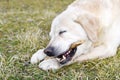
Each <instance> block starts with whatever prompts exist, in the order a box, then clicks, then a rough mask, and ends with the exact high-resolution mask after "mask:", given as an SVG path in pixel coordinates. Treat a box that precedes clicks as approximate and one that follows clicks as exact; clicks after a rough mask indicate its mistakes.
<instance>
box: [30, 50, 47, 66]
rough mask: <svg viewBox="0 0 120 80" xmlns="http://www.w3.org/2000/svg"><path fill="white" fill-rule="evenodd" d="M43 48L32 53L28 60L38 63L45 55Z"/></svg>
mask: <svg viewBox="0 0 120 80" xmlns="http://www.w3.org/2000/svg"><path fill="white" fill-rule="evenodd" d="M43 50H44V49H40V50H38V51H37V52H36V53H34V54H33V55H32V57H31V60H30V62H31V63H32V64H35V63H38V62H39V61H41V60H43V59H44V58H45V57H46V54H45V53H44V52H43Z"/></svg>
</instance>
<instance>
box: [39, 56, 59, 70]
mask: <svg viewBox="0 0 120 80" xmlns="http://www.w3.org/2000/svg"><path fill="white" fill-rule="evenodd" d="M60 67H61V65H60V63H59V62H58V61H57V60H56V59H55V58H51V59H47V60H44V61H42V62H41V63H40V64H39V68H41V69H42V70H56V69H59V68H60Z"/></svg>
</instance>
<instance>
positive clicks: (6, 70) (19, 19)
mask: <svg viewBox="0 0 120 80" xmlns="http://www.w3.org/2000/svg"><path fill="white" fill-rule="evenodd" d="M72 1H74V0H0V80H120V49H118V52H117V55H116V56H114V57H110V58H107V59H102V60H98V59H95V60H90V61H86V62H82V63H75V64H72V65H70V66H66V67H63V68H61V69H59V70H55V71H43V70H41V69H39V68H38V64H36V65H32V64H27V62H28V61H29V60H30V58H31V56H32V54H33V53H35V52H36V51H37V50H38V49H40V48H45V46H46V45H47V43H48V41H49V36H48V32H49V30H50V25H51V22H52V20H53V19H54V17H55V16H56V15H58V14H60V12H62V11H63V10H65V8H66V7H67V5H68V4H70V3H71V2H72Z"/></svg>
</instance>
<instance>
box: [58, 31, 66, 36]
mask: <svg viewBox="0 0 120 80" xmlns="http://www.w3.org/2000/svg"><path fill="white" fill-rule="evenodd" d="M65 32H67V31H60V32H59V35H61V34H63V33H65Z"/></svg>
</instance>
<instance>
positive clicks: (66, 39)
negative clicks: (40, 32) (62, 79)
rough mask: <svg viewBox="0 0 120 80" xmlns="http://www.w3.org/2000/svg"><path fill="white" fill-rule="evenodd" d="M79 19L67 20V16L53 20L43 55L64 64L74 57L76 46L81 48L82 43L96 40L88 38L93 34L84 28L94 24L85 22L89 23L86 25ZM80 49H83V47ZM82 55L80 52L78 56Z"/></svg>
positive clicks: (91, 37) (92, 37) (93, 37)
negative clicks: (52, 57) (57, 59)
mask: <svg viewBox="0 0 120 80" xmlns="http://www.w3.org/2000/svg"><path fill="white" fill-rule="evenodd" d="M79 19H80V18H79ZM79 19H77V20H78V21H75V20H72V19H69V18H68V17H67V15H66V16H64V17H63V16H61V15H60V16H58V17H56V18H55V19H54V20H53V23H52V27H51V32H50V37H51V40H50V42H49V44H48V46H47V47H46V49H45V50H44V52H45V54H47V55H48V56H54V57H56V58H59V59H60V63H61V64H65V63H67V62H68V61H70V60H71V59H72V58H73V56H75V55H76V51H78V50H77V46H78V45H79V46H82V45H84V43H85V42H84V41H88V40H90V39H91V41H92V40H95V39H96V38H95V36H90V35H94V33H95V32H94V33H91V31H90V30H91V29H90V30H88V29H89V27H88V26H86V25H89V26H90V24H91V25H94V22H88V21H87V22H88V23H90V24H88V23H84V21H81V19H80V20H79ZM86 19H87V18H86ZM88 20H89V19H88ZM79 21H81V22H79ZM85 22H86V21H85ZM84 25H85V26H84ZM83 26H84V27H83ZM77 41H79V42H77ZM81 48H83V46H82V47H81ZM84 49H85V48H84ZM82 53H83V52H82V51H80V53H79V55H80V54H82ZM77 55H78V54H77Z"/></svg>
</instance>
